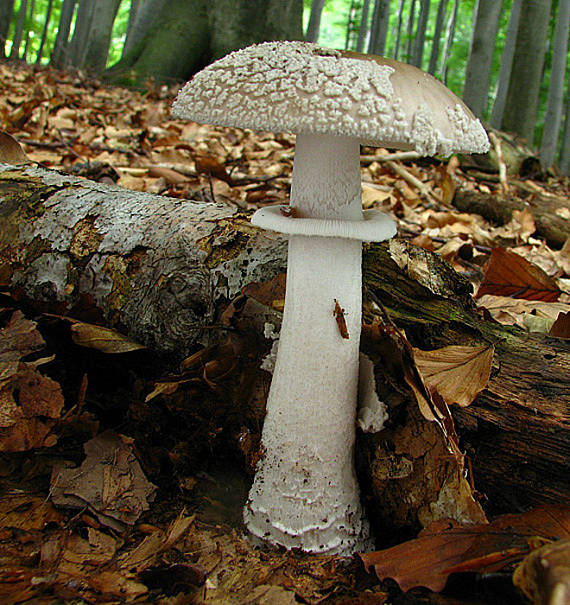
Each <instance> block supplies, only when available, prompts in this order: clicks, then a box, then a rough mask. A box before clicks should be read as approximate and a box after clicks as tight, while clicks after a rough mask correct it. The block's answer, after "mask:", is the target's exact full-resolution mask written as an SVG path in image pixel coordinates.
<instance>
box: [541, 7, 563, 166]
mask: <svg viewBox="0 0 570 605" xmlns="http://www.w3.org/2000/svg"><path fill="white" fill-rule="evenodd" d="M569 18H570V0H559V2H558V13H557V15H556V29H555V32H554V47H553V54H552V66H551V68H550V82H549V85H548V101H547V104H546V113H545V114H544V130H543V132H542V144H541V146H540V161H541V163H542V166H543V168H549V167H550V166H552V164H554V158H555V157H556V149H557V144H558V135H559V132H560V125H561V123H562V112H563V110H564V78H565V75H566V56H567V54H568V20H569Z"/></svg>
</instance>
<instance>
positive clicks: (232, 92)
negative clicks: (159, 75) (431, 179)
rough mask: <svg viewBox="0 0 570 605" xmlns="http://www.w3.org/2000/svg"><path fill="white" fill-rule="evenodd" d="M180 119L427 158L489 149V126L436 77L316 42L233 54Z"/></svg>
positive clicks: (202, 75)
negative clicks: (351, 142) (325, 138)
mask: <svg viewBox="0 0 570 605" xmlns="http://www.w3.org/2000/svg"><path fill="white" fill-rule="evenodd" d="M173 114H174V115H175V116H176V117H181V118H186V119H190V120H194V121H196V122H202V123H208V124H216V125H219V126H237V127H240V128H251V129H253V130H267V131H272V132H291V133H295V134H332V135H339V136H345V137H355V138H357V139H358V140H359V141H360V142H361V143H362V144H365V145H375V146H381V147H391V148H397V149H413V150H416V151H418V152H419V153H421V154H424V155H433V154H435V153H441V154H443V155H449V154H450V153H452V152H463V153H483V152H485V151H487V150H488V148H489V141H488V138H487V134H486V132H485V129H484V128H483V126H482V125H481V122H480V121H479V120H478V119H477V118H476V117H475V116H474V115H473V113H472V112H471V111H470V110H469V108H468V107H467V106H466V105H465V104H464V103H463V102H462V101H461V100H460V99H459V98H458V97H456V96H455V95H454V94H453V93H452V92H451V91H450V90H449V89H448V88H446V87H445V86H444V85H443V84H442V83H441V82H439V81H438V80H436V79H435V78H434V77H432V76H430V75H429V74H427V73H425V72H423V71H421V70H419V69H417V68H416V67H413V66H412V65H408V64H406V63H400V62H399V61H394V60H392V59H388V58H383V57H376V56H372V55H365V54H360V53H354V52H348V51H339V50H333V49H328V48H322V47H320V46H318V45H316V44H311V43H307V42H267V43H264V44H258V45H253V46H249V47H247V48H244V49H242V50H238V51H236V52H233V53H230V54H228V55H226V56H225V57H223V58H222V59H220V60H218V61H216V62H214V63H212V64H211V65H209V66H208V67H206V68H205V69H203V70H202V71H201V72H199V73H197V74H196V75H195V76H194V77H193V79H192V80H190V81H189V82H188V83H187V84H186V85H185V86H184V87H183V88H182V90H181V91H180V93H179V94H178V97H177V99H176V100H175V102H174V105H173Z"/></svg>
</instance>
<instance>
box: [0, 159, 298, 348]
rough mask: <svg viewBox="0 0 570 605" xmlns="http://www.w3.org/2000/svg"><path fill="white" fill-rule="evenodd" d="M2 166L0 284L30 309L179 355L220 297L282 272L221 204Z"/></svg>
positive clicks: (280, 258) (206, 323) (244, 223)
mask: <svg viewBox="0 0 570 605" xmlns="http://www.w3.org/2000/svg"><path fill="white" fill-rule="evenodd" d="M0 166H1V165H0ZM0 170H1V172H0V286H4V287H6V288H9V289H10V291H11V293H12V294H13V295H14V296H15V297H16V298H18V299H19V300H21V301H23V302H29V303H31V304H33V306H34V307H35V308H36V309H38V310H42V311H49V312H53V313H58V314H70V315H73V316H75V317H78V318H80V319H84V320H86V321H93V322H104V323H105V324H106V325H109V326H111V327H117V328H120V329H121V330H122V331H123V332H126V333H127V334H128V335H129V336H131V337H132V338H135V339H137V340H139V341H140V342H142V343H143V344H144V345H146V346H148V347H149V348H151V349H154V350H156V351H158V352H161V353H168V354H171V355H173V356H175V357H177V358H178V359H181V358H183V357H185V356H186V355H187V354H188V353H189V352H190V351H192V350H195V349H196V347H197V346H198V345H204V344H207V342H208V341H209V338H210V335H211V329H210V328H211V325H212V324H213V323H215V321H216V309H219V307H220V306H221V301H225V302H226V303H227V301H228V300H230V299H232V298H233V297H235V296H236V294H238V293H239V291H240V288H241V287H242V286H243V285H244V284H246V283H248V282H255V281H260V280H262V279H266V278H267V277H268V276H269V277H271V276H272V275H273V274H276V273H277V272H279V271H283V270H284V267H285V258H286V252H285V247H286V246H285V242H284V241H283V240H280V239H278V238H274V239H270V238H267V237H264V236H262V235H260V233H259V232H258V230H256V229H255V228H253V227H251V225H250V224H249V221H248V220H247V218H246V217H244V216H243V215H240V214H239V213H238V212H237V211H236V210H235V209H232V208H229V207H228V206H222V205H219V206H218V205H213V204H207V203H201V202H193V201H180V200H174V199H169V198H164V197H160V196H155V195H151V194H146V193H140V192H133V191H128V190H125V189H122V188H119V187H113V186H108V185H104V184H100V183H93V182H91V181H86V180H82V179H78V178H74V177H70V176H68V175H63V174H60V173H57V172H54V171H48V170H44V169H41V168H37V167H18V168H9V167H7V165H4V166H3V167H2V168H0Z"/></svg>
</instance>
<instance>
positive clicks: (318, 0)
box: [305, 0, 325, 42]
mask: <svg viewBox="0 0 570 605" xmlns="http://www.w3.org/2000/svg"><path fill="white" fill-rule="evenodd" d="M324 6H325V0H313V2H312V3H311V14H310V16H309V25H307V33H306V34H305V40H306V41H307V42H318V41H319V30H320V28H321V16H322V14H323V8H324Z"/></svg>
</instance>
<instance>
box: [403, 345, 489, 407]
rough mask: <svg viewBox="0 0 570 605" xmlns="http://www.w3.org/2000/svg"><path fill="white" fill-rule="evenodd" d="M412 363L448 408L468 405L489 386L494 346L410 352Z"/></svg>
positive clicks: (415, 350)
mask: <svg viewBox="0 0 570 605" xmlns="http://www.w3.org/2000/svg"><path fill="white" fill-rule="evenodd" d="M413 352H414V361H415V362H416V366H417V368H418V370H419V372H420V374H421V375H422V378H423V380H424V383H425V385H426V386H427V387H428V389H429V390H430V392H432V393H433V391H437V392H438V393H439V394H440V395H441V397H442V398H443V400H444V401H445V403H446V404H447V405H452V404H454V403H456V404H457V405H459V406H461V407H466V406H468V405H470V404H471V403H472V402H473V400H474V399H475V397H476V396H477V394H478V393H479V392H481V391H482V390H483V389H484V388H485V387H486V386H487V383H488V382H489V376H490V374H491V364H492V362H493V355H494V353H495V346H494V345H490V346H480V347H465V346H459V345H452V346H449V347H443V348H441V349H436V350H435V351H422V350H421V349H416V348H414V349H413Z"/></svg>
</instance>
